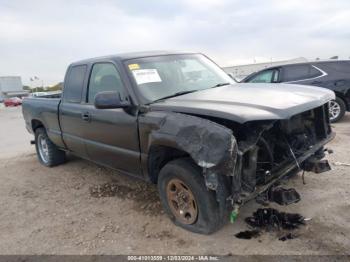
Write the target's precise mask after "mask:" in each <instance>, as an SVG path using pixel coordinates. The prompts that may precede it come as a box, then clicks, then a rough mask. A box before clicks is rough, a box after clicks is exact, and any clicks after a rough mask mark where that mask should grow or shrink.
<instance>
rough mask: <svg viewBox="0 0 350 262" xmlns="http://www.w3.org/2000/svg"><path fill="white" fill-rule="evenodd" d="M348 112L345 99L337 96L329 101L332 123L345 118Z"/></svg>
mask: <svg viewBox="0 0 350 262" xmlns="http://www.w3.org/2000/svg"><path fill="white" fill-rule="evenodd" d="M345 112H346V105H345V103H344V101H343V99H341V98H339V97H336V98H335V100H332V101H330V102H329V119H330V121H331V123H335V122H338V121H339V120H340V119H342V118H343V116H344V115H345Z"/></svg>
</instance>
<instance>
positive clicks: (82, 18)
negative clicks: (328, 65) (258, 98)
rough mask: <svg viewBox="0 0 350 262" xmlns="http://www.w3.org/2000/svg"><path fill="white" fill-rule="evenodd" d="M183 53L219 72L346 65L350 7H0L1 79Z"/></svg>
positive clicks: (75, 2)
mask: <svg viewBox="0 0 350 262" xmlns="http://www.w3.org/2000/svg"><path fill="white" fill-rule="evenodd" d="M159 49H166V50H168V49H171V50H188V51H199V52H204V53H206V54H208V55H209V56H210V57H212V58H213V59H214V60H216V61H217V62H218V63H219V64H221V65H236V64H246V63H253V62H254V59H255V60H256V62H265V61H270V59H271V58H272V60H273V61H276V60H281V59H290V58H295V57H300V56H303V57H306V58H308V59H315V58H316V57H320V58H329V57H330V56H333V55H339V56H340V57H341V58H346V59H348V58H349V57H350V1H349V0H339V1H338V0H332V1H328V0H324V1H313V0H303V1H296V0H294V1H282V0H279V1H273V0H271V1H268V0H264V1H259V0H256V1H249V0H244V1H243V0H242V1H234V0H227V1H226V0H222V1H220V0H216V1H215V0H179V1H176V0H172V1H168V0H158V1H155V0H145V1H142V0H124V1H112V0H100V1H83V0H70V1H65V0H59V1H58V0H57V1H55V0H50V1H39V0H38V1H35V0H32V1H25V0H23V1H19V0H8V1H4V0H0V75H20V76H22V81H23V82H24V84H29V78H30V77H31V76H34V75H35V76H38V77H39V78H41V79H43V80H44V83H45V84H46V85H48V84H55V83H56V82H58V81H62V79H63V76H64V73H65V69H66V66H67V65H68V64H69V63H70V62H72V61H75V60H79V59H83V58H89V57H94V56H101V55H108V54H115V53H122V52H129V51H142V50H159Z"/></svg>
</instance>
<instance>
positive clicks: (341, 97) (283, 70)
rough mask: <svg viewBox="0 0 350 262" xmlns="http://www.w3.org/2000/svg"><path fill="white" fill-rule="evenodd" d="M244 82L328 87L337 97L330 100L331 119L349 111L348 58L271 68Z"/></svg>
mask: <svg viewBox="0 0 350 262" xmlns="http://www.w3.org/2000/svg"><path fill="white" fill-rule="evenodd" d="M242 82H245V83H293V84H294V83H295V84H301V85H312V86H319V87H324V88H327V89H330V90H332V91H334V93H335V94H336V99H335V100H332V101H331V102H330V103H329V114H330V119H331V121H332V122H337V121H338V120H340V119H341V118H342V117H343V116H344V114H345V112H346V111H350V61H316V62H308V63H300V64H288V65H282V66H276V67H270V68H267V69H264V70H261V71H259V72H256V73H253V74H251V75H249V76H247V77H246V78H245V79H243V80H242Z"/></svg>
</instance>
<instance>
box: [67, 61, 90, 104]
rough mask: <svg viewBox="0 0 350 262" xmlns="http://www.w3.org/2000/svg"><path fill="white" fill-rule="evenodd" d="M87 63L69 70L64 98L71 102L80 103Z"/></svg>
mask: <svg viewBox="0 0 350 262" xmlns="http://www.w3.org/2000/svg"><path fill="white" fill-rule="evenodd" d="M85 73H86V65H79V66H73V67H71V68H70V70H69V72H68V77H67V80H66V82H65V85H64V100H65V101H67V102H71V103H80V101H81V94H82V91H83V85H84V78H85Z"/></svg>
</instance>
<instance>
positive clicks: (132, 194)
mask: <svg viewBox="0 0 350 262" xmlns="http://www.w3.org/2000/svg"><path fill="white" fill-rule="evenodd" d="M67 158H68V162H67V165H73V166H76V167H78V168H79V167H80V168H81V169H83V170H85V172H83V173H84V174H83V175H84V176H86V175H88V176H90V178H91V179H90V178H89V179H88V180H89V181H86V182H88V183H87V184H86V186H88V187H89V194H90V197H92V198H110V197H117V198H119V199H122V200H131V201H132V202H133V204H132V209H133V210H135V211H138V212H142V213H143V214H145V215H149V216H158V215H161V214H163V209H162V207H161V203H160V199H159V195H158V190H157V187H156V185H154V184H151V183H148V182H146V181H144V180H141V179H139V178H135V177H131V176H127V175H124V174H121V173H120V172H118V171H115V170H112V169H109V168H107V167H103V166H100V165H97V164H95V163H91V162H89V161H87V160H83V159H80V158H78V157H76V156H73V155H68V157H67ZM96 175H97V176H98V177H96ZM92 176H94V177H92Z"/></svg>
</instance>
